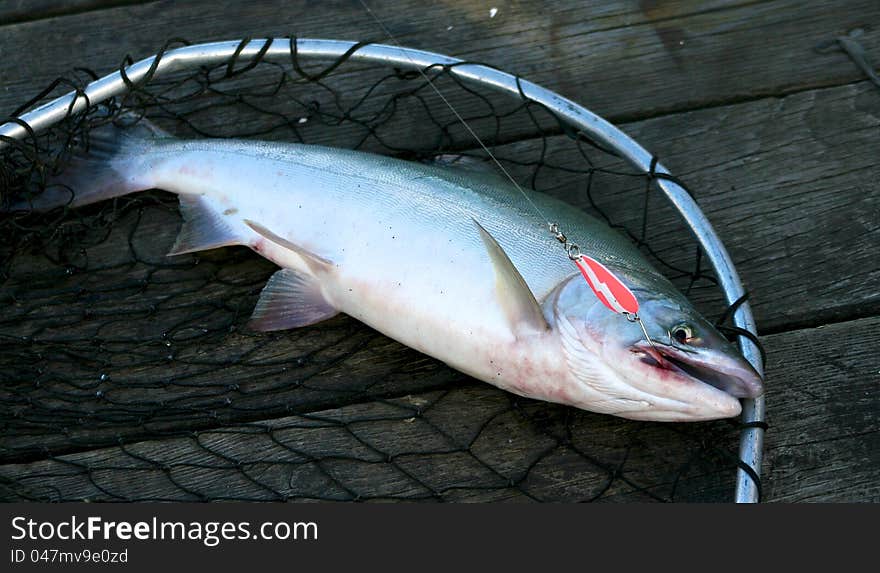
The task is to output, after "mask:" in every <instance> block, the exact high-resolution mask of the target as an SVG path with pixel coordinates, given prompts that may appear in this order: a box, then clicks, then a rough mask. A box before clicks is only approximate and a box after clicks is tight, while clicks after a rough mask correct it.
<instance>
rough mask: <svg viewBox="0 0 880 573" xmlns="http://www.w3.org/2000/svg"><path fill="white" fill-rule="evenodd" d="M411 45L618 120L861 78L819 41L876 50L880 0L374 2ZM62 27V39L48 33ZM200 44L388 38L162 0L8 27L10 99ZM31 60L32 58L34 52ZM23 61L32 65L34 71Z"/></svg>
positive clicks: (311, 18)
mask: <svg viewBox="0 0 880 573" xmlns="http://www.w3.org/2000/svg"><path fill="white" fill-rule="evenodd" d="M373 9H374V11H375V12H376V13H377V14H379V15H380V16H381V17H382V19H383V20H384V22H385V24H386V25H387V27H388V28H389V29H390V30H391V31H392V32H393V33H394V34H395V36H396V37H397V38H398V39H399V41H400V42H402V43H403V44H406V45H411V46H414V47H421V48H426V49H430V50H434V51H438V52H441V53H449V54H452V55H457V56H460V57H464V58H468V59H473V60H478V61H485V62H489V63H492V64H494V65H497V66H499V67H501V68H505V69H508V70H509V71H513V72H515V73H518V74H520V75H522V76H524V77H526V78H528V79H531V80H534V81H537V82H538V83H541V84H543V85H545V86H547V87H549V88H551V89H554V90H556V91H558V92H559V93H561V94H563V95H566V96H569V97H572V98H574V99H575V100H576V101H579V102H582V103H584V104H586V105H588V106H590V107H591V109H594V110H595V111H597V112H598V113H600V114H602V115H604V116H607V117H609V118H612V119H623V118H629V119H633V118H637V117H644V116H651V115H657V114H660V113H668V112H670V111H674V110H681V109H688V108H692V107H695V106H706V105H714V104H718V103H723V102H731V101H739V100H742V99H746V98H755V97H760V96H764V95H777V94H781V93H787V92H791V91H797V90H803V89H806V88H810V87H818V86H828V85H838V84H842V83H848V82H852V81H855V80H857V79H859V78H861V77H862V73H861V72H860V71H859V70H858V69H857V67H856V66H855V65H853V64H852V62H850V61H849V60H848V58H847V57H846V56H845V55H844V54H843V53H841V52H838V51H830V52H828V53H821V54H820V53H817V52H815V51H814V48H815V47H816V46H817V45H818V44H820V43H822V42H825V41H827V40H830V39H833V38H834V37H836V36H837V35H840V34H844V33H846V32H848V31H849V30H851V29H855V28H864V29H865V33H864V34H863V35H862V36H861V37H860V39H859V41H860V42H861V43H862V45H863V46H864V47H865V48H866V50H868V53H871V52H872V51H873V50H875V49H877V47H878V46H880V31H878V30H877V29H875V28H873V27H869V26H868V24H869V23H870V22H872V21H875V20H876V19H877V17H878V16H880V7H878V5H877V3H876V2H874V1H873V0H849V1H848V2H846V3H845V4H844V5H841V6H838V7H837V8H836V9H835V10H828V9H827V6H826V5H825V4H824V3H822V2H807V3H804V2H799V1H796V0H777V1H770V2H754V1H746V0H741V1H738V2H736V1H733V2H723V1H715V2H696V1H682V2H670V3H663V4H662V5H660V4H659V3H654V2H635V1H632V0H627V1H618V2H610V3H602V4H601V5H599V6H597V5H595V4H594V3H583V2H571V3H560V4H556V5H554V9H553V10H546V9H545V8H544V7H543V6H541V5H539V4H529V3H521V4H517V5H511V6H503V7H501V10H500V12H499V13H498V15H497V16H496V17H494V18H490V17H489V14H488V9H487V7H486V6H485V5H484V4H483V3H479V2H463V3H457V4H454V5H450V4H436V5H434V4H432V5H428V6H425V5H424V4H423V3H420V2H413V1H412V0H410V1H409V2H408V3H403V4H401V3H400V2H394V3H390V2H374V3H373ZM59 29H64V30H65V35H64V37H65V41H64V42H46V41H45V40H44V39H45V38H46V37H52V36H54V35H55V34H57V31H58V30H59ZM169 30H173V34H174V35H175V36H178V37H180V36H183V37H186V38H188V39H190V40H191V41H206V40H217V39H229V38H237V37H239V36H241V35H242V30H248V31H250V32H251V33H252V34H253V35H275V36H286V35H289V34H291V33H296V34H297V35H299V36H300V37H330V38H333V37H336V38H349V39H371V40H387V38H384V35H383V34H382V32H381V30H380V29H379V27H378V26H377V25H376V23H375V22H373V21H372V20H371V19H370V18H369V17H368V16H367V15H366V14H365V13H364V12H363V10H362V8H361V7H360V5H358V4H357V3H350V2H333V3H324V4H322V6H321V9H320V10H317V9H314V7H313V5H311V4H301V5H293V6H292V5H291V4H290V3H288V2H281V1H280V0H279V1H274V2H261V3H259V4H247V5H245V4H242V5H234V6H226V5H224V6H222V7H221V6H219V5H217V4H216V3H213V2H207V1H199V2H188V3H186V4H180V3H173V2H170V1H166V2H152V3H149V4H146V5H137V6H125V7H120V8H116V9H110V10H102V11H99V12H94V13H90V14H87V15H73V16H69V17H65V18H63V19H62V20H57V21H56V20H47V21H39V22H33V23H26V24H20V25H15V26H9V27H6V28H5V29H4V52H5V53H7V54H16V57H15V58H9V57H6V58H3V59H0V77H3V78H4V86H3V87H4V89H3V92H2V93H0V108H2V109H6V110H12V109H15V108H16V107H17V105H19V104H21V103H22V102H23V101H26V100H27V99H28V98H29V97H30V96H31V95H32V94H34V93H36V92H37V91H39V88H40V87H42V86H45V85H46V84H48V83H49V82H50V81H51V80H52V79H54V78H55V77H56V76H58V75H62V74H64V73H65V72H66V71H67V70H69V69H71V68H72V67H74V66H87V67H90V68H93V69H96V70H99V71H101V72H106V71H107V70H110V69H114V68H116V67H117V66H118V65H119V63H120V61H121V59H122V56H123V55H124V54H126V53H131V54H134V55H135V56H138V57H142V56H146V55H148V54H151V53H153V52H154V51H155V50H156V49H158V48H159V44H158V42H157V38H163V37H166V36H168V35H171V33H170V32H168V31H169ZM23 58H24V59H23ZM20 70H27V73H25V74H23V73H21V72H20Z"/></svg>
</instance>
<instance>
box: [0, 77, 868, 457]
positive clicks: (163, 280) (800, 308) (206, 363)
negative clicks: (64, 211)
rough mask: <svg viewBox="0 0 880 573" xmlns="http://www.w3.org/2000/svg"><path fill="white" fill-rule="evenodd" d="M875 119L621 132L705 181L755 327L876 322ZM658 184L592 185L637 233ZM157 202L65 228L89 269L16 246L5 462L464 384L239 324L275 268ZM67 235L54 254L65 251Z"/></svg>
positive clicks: (850, 105) (332, 328)
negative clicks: (180, 251)
mask: <svg viewBox="0 0 880 573" xmlns="http://www.w3.org/2000/svg"><path fill="white" fill-rule="evenodd" d="M831 117H833V118H835V119H834V121H831V122H829V121H827V120H825V119H823V118H831ZM878 118H880V98H877V97H876V93H875V92H874V91H872V89H871V88H870V86H869V84H867V83H863V84H858V85H854V86H844V87H840V88H833V89H827V90H819V91H813V92H808V93H804V94H796V95H792V96H789V97H787V98H784V99H781V100H762V101H758V102H749V103H743V104H737V105H734V106H730V107H726V108H720V109H717V110H700V111H695V112H690V113H687V114H679V115H677V116H674V117H669V118H655V119H652V120H647V121H644V122H639V123H634V124H629V125H627V126H626V129H627V131H629V132H631V133H632V134H633V135H635V136H636V137H637V138H638V139H639V140H642V141H644V143H645V144H646V145H648V147H649V148H653V149H657V150H662V155H663V159H664V161H665V162H667V163H668V164H669V166H670V167H671V168H672V169H673V172H675V173H683V174H684V177H685V179H686V180H687V181H689V182H690V183H692V184H693V188H694V190H695V191H696V192H697V196H698V198H699V199H700V200H701V201H702V203H703V206H704V209H705V210H706V212H707V214H708V215H709V217H710V219H711V220H712V221H713V222H714V223H715V225H716V227H717V228H718V229H719V230H720V232H721V236H722V238H723V240H724V241H725V244H726V245H727V247H728V248H729V249H730V251H731V253H732V255H733V257H734V260H735V261H736V263H737V265H738V268H739V270H740V272H741V274H742V275H743V277H744V279H745V283H746V285H747V287H748V288H749V290H750V291H751V292H752V293H753V297H754V308H755V311H756V315H757V318H758V321H759V324H760V325H761V326H762V328H764V329H769V330H770V331H778V330H782V329H786V328H791V327H792V326H796V325H798V324H804V323H810V322H813V321H816V320H830V319H834V320H839V319H841V318H846V317H847V316H851V313H854V312H855V313H857V316H864V314H858V313H869V312H871V309H874V312H876V308H877V304H878V297H880V293H878V292H877V289H876V288H875V287H873V286H872V285H875V284H876V283H877V279H878V270H877V267H876V265H875V264H873V259H872V257H873V252H874V251H873V250H872V245H874V246H876V244H877V232H878V227H877V222H876V220H874V219H872V217H873V215H872V214H873V213H876V209H877V204H878V193H877V192H876V191H875V190H873V188H871V187H870V186H867V187H866V183H865V182H866V181H870V180H874V179H876V177H877V176H878V175H880V174H878V166H877V165H876V162H875V161H874V160H875V157H874V154H873V149H874V147H873V146H874V141H875V138H876V128H877V126H878V122H880V119H878ZM791 141H796V142H797V147H796V148H795V147H792V146H791V145H790V142H791ZM541 143H542V142H540V141H531V142H523V143H518V144H515V145H512V146H511V147H508V148H502V149H500V150H499V153H500V154H501V156H502V157H504V156H506V157H512V156H515V157H518V158H522V159H523V160H526V161H529V160H532V159H535V158H536V157H539V156H540V154H541V152H542V146H541ZM547 144H548V148H549V155H548V160H549V162H550V163H551V164H554V165H569V164H571V165H582V161H580V160H579V161H574V159H575V158H574V154H575V151H572V149H570V148H567V147H565V146H564V144H570V142H569V141H568V140H567V139H566V138H562V137H560V138H555V139H551V140H548V141H547ZM706 150H712V151H711V153H706ZM509 167H510V169H511V170H512V171H513V172H514V173H516V174H517V175H518V176H523V177H524V176H525V175H526V174H527V170H525V169H523V168H520V167H517V166H516V165H510V166H509ZM584 181H585V180H584V176H583V175H578V174H572V173H569V172H566V171H561V170H558V169H546V170H543V171H542V172H541V174H540V175H539V177H538V179H537V183H538V187H539V188H541V189H546V190H548V191H549V192H551V193H553V194H556V195H559V196H562V197H565V198H567V199H569V200H572V201H573V202H574V203H575V204H576V205H580V206H585V205H586V199H585V197H584V193H583V186H584ZM643 184H644V183H643V181H642V180H637V181H635V182H633V181H632V179H630V178H624V179H623V180H620V179H619V178H613V177H607V176H600V175H597V176H596V180H595V182H594V187H595V188H596V194H595V196H596V200H597V201H598V202H599V204H600V205H601V206H602V207H603V208H604V209H605V210H606V211H608V212H609V213H611V214H613V215H615V216H618V217H619V219H620V220H621V221H622V222H624V223H626V224H627V225H629V226H631V227H636V226H637V222H636V217H637V216H640V215H641V207H640V201H641V200H642V197H643V195H642V192H641V191H640V190H639V186H642V185H643ZM660 204H661V203H660V202H659V201H654V202H652V206H654V207H655V208H656V209H655V210H653V211H652V213H651V218H650V221H651V227H650V229H651V232H650V234H649V237H648V239H649V242H650V244H651V245H653V246H655V247H656V248H657V249H658V250H659V251H660V252H661V254H662V255H663V256H664V258H668V259H670V260H671V261H672V262H673V263H676V264H682V265H683V264H685V263H686V262H687V259H688V257H692V254H693V250H692V243H687V242H684V239H685V238H686V233H685V232H684V231H682V230H681V227H680V226H676V225H675V224H674V218H673V216H672V214H671V212H670V211H669V210H668V209H666V210H664V209H661V208H660V207H659V205H660ZM142 209H143V211H142V212H141V211H139V210H138V205H137V204H135V205H133V206H130V208H129V209H128V210H127V211H125V212H124V214H122V215H121V216H120V219H119V220H118V221H116V222H113V223H112V224H111V223H110V221H112V219H110V220H108V221H104V222H102V223H99V222H95V226H90V225H86V226H85V227H78V226H76V225H75V220H74V221H70V224H71V225H73V227H72V229H71V230H70V231H69V233H68V234H74V235H75V236H77V237H78V238H77V241H78V244H82V245H86V248H85V250H84V252H83V253H80V254H78V255H76V256H73V258H72V264H74V265H76V264H82V263H84V262H85V261H88V263H89V265H90V267H89V268H90V269H92V270H90V271H74V272H71V273H70V274H68V271H69V269H68V267H66V266H65V265H59V264H57V263H54V262H51V261H50V260H49V259H47V258H46V257H45V256H44V255H40V254H33V253H28V252H27V251H24V250H22V251H21V252H18V254H17V255H16V258H15V259H14V262H13V266H12V271H11V276H10V278H9V280H8V281H7V282H6V283H5V284H4V286H3V287H2V289H0V300H2V301H3V307H2V308H3V312H2V319H0V333H2V335H3V337H4V339H5V340H6V341H7V342H6V343H5V344H4V346H3V347H2V350H0V361H2V364H3V367H2V368H0V373H2V374H0V376H2V379H3V384H2V385H0V400H2V402H3V404H5V405H6V407H7V409H5V410H4V411H7V412H10V413H11V414H10V415H8V416H6V417H5V418H3V419H2V424H3V430H4V431H3V433H2V435H3V436H4V437H3V438H0V455H2V456H4V459H6V460H7V461H11V460H16V459H20V457H21V456H39V455H42V454H41V452H42V448H49V449H50V450H51V451H54V452H56V453H62V452H64V451H68V449H70V448H92V447H98V446H102V445H107V444H110V443H114V442H115V440H116V439H117V437H124V438H127V439H135V438H138V439H143V438H146V437H149V436H153V435H157V434H161V433H162V432H170V431H175V430H180V429H181V428H204V427H212V426H214V425H216V424H218V423H232V422H235V421H243V420H254V419H264V418H267V417H271V416H273V415H284V414H285V413H287V412H291V411H293V412H301V411H314V410H317V409H320V408H328V407H334V406H341V405H343V404H345V403H349V402H351V401H357V400H364V399H368V398H370V397H376V396H387V395H394V394H396V393H400V392H419V391H424V390H426V389H429V388H437V387H440V386H442V385H444V384H452V383H456V381H459V380H461V379H462V378H463V377H462V376H461V375H459V374H457V373H455V372H452V371H451V370H449V369H448V368H446V367H444V366H442V365H440V364H438V363H436V361H433V360H430V359H428V358H425V357H424V356H421V355H419V354H418V353H416V352H414V351H412V350H409V349H406V348H404V347H402V346H400V345H398V344H395V343H393V342H391V341H389V340H387V339H385V338H384V337H381V336H379V335H378V334H376V333H375V332H373V331H372V330H370V329H368V328H366V327H365V326H363V325H360V324H358V323H356V322H355V321H353V320H348V319H345V318H338V319H336V320H334V321H331V322H330V323H327V324H322V325H317V326H315V327H312V328H308V329H303V330H297V331H291V332H286V333H281V334H277V335H255V334H249V333H246V332H241V331H238V332H230V327H234V328H237V329H241V328H242V326H243V324H244V322H245V320H246V317H247V316H248V315H249V314H250V311H251V309H252V308H253V304H254V301H255V299H256V295H257V293H258V292H259V290H260V289H261V288H262V286H263V284H264V283H265V280H266V279H267V278H268V276H269V275H270V274H271V272H272V271H273V267H272V265H270V264H268V263H267V262H265V261H263V260H261V259H259V258H258V257H257V256H256V255H252V254H250V253H249V252H247V251H245V250H244V249H224V250H218V251H212V252H208V253H202V254H200V255H198V257H194V256H185V257H178V258H176V259H173V260H169V259H166V258H165V257H164V253H165V252H166V251H167V250H168V249H169V248H170V246H171V244H172V243H173V241H174V236H175V234H176V231H177V228H178V225H179V219H178V216H177V214H176V212H175V208H174V207H173V206H170V207H169V206H167V205H164V204H161V203H159V204H157V203H155V202H148V201H147V200H146V199H144V203H143V205H142ZM756 213H766V214H765V215H763V216H758V215H755V214H756ZM768 221H770V222H771V223H772V224H768ZM804 225H809V226H808V227H806V229H809V230H810V231H811V232H804V230H805V228H804ZM108 228H109V229H110V233H109V235H107V234H106V233H105V230H106V229H108ZM74 229H78V230H76V231H74ZM65 236H67V235H66V234H64V233H62V234H59V236H58V237H59V238H58V239H57V241H56V242H55V243H54V245H55V247H52V248H48V249H47V250H46V251H47V252H48V253H55V252H56V250H57V248H56V247H58V245H59V244H60V243H63V241H64V240H65V239H64V237H65ZM783 255H784V256H783ZM816 260H820V261H824V262H823V263H822V264H814V261H816ZM196 261H198V264H193V263H195V262H196ZM73 268H74V267H70V270H72V269H73ZM711 293H715V291H714V290H712V291H710V290H708V289H706V290H704V289H699V290H697V291H695V293H694V294H695V296H696V299H697V300H698V301H699V302H700V304H701V305H702V306H703V307H704V309H705V310H706V312H707V314H709V315H712V316H715V315H717V314H718V313H720V310H721V308H722V306H723V305H720V304H718V301H717V298H718V297H717V293H716V294H715V296H713V295H712V294H711ZM713 301H714V302H715V303H716V304H714V305H713V304H711V303H712V302H713ZM22 337H28V338H22ZM168 345H170V346H168ZM169 356H171V357H172V358H171V359H169V358H168V357H169ZM59 427H61V428H63V429H64V430H63V432H59Z"/></svg>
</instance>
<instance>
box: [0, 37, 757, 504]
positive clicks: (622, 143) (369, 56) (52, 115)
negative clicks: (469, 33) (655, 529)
mask: <svg viewBox="0 0 880 573" xmlns="http://www.w3.org/2000/svg"><path fill="white" fill-rule="evenodd" d="M295 41H296V55H297V58H302V59H309V60H318V61H320V60H335V59H338V58H340V57H342V56H344V55H345V54H346V53H347V52H348V51H349V50H351V49H353V48H354V47H355V46H356V45H357V44H356V42H348V41H342V40H323V39H305V38H300V39H296V40H295ZM267 42H268V43H269V44H270V45H269V46H268V47H267V46H266V44H267ZM233 57H235V58H238V60H240V61H242V62H246V61H247V60H248V59H251V58H256V57H262V58H265V59H269V60H273V61H284V60H289V59H290V57H291V45H290V39H287V38H276V39H273V40H271V41H270V40H265V39H254V40H250V41H248V42H246V43H245V42H243V41H241V40H232V41H224V42H211V43H206V44H194V45H191V46H185V47H181V48H176V49H172V50H168V51H167V52H164V53H163V54H162V55H161V58H160V59H159V62H158V65H157V64H156V58H157V56H152V57H149V58H146V59H144V60H141V61H139V62H136V63H134V64H132V65H130V66H128V67H126V68H125V76H126V78H127V79H128V81H129V82H131V83H133V84H138V83H139V82H141V81H143V80H144V79H145V78H148V76H149V77H150V78H151V77H155V76H160V75H163V74H167V73H170V72H174V71H178V70H183V69H191V68H195V67H198V66H204V65H207V66H212V65H218V64H222V63H226V62H228V61H229V60H230V58H233ZM350 59H351V60H354V61H361V62H369V63H378V64H385V65H389V66H395V67H399V68H404V69H419V68H422V69H424V68H427V67H429V66H438V65H439V66H444V67H447V66H449V67H448V68H447V69H448V72H449V73H451V74H454V75H455V76H457V77H459V78H461V79H463V80H466V81H470V82H475V83H478V84H482V85H485V86H490V87H492V88H494V89H496V90H498V91H501V92H508V93H510V94H513V95H515V96H517V97H523V96H524V97H526V98H528V99H530V100H533V101H535V102H537V103H539V104H541V105H544V106H546V107H547V108H548V109H549V110H550V111H552V112H553V113H555V114H556V115H557V116H558V117H559V118H560V119H563V120H565V121H567V122H569V123H570V124H571V125H572V126H573V127H575V128H576V129H579V130H582V131H583V132H584V133H585V134H586V135H587V136H589V137H590V138H592V139H593V140H595V141H596V142H598V143H600V144H601V145H604V146H607V147H609V148H611V149H614V150H615V151H616V152H617V153H619V154H620V156H621V157H622V158H624V159H625V160H626V161H628V162H629V163H630V164H631V165H632V166H633V167H634V168H635V169H638V170H641V171H643V172H645V173H646V174H648V173H651V174H660V175H663V174H666V175H669V174H670V173H669V171H668V170H667V169H666V168H665V167H663V165H661V164H659V163H657V162H656V159H655V158H654V156H653V155H651V154H650V153H649V152H648V151H647V150H645V149H644V148H643V147H642V146H640V145H639V144H638V143H636V142H635V141H634V140H633V139H632V138H630V137H629V136H628V135H626V134H625V133H624V132H623V131H621V130H620V129H618V128H617V127H615V126H614V125H612V124H611V123H609V122H608V121H606V120H604V119H603V118H601V117H599V116H598V115H596V114H594V113H593V112H591V111H589V110H588V109H586V108H585V107H583V106H580V105H578V104H576V103H575V102H573V101H571V100H569V99H566V98H564V97H562V96H560V95H558V94H556V93H554V92H552V91H550V90H548V89H545V88H542V87H541V86H539V85H537V84H534V83H532V82H529V81H527V80H523V79H520V78H518V77H517V76H514V75H511V74H509V73H506V72H502V71H500V70H497V69H495V68H492V67H489V66H485V65H481V64H468V63H465V62H464V61H463V60H459V59H457V58H451V57H449V56H444V55H442V54H435V53H432V52H426V51H423V50H415V49H411V48H402V47H397V46H389V45H384V44H366V45H363V46H361V47H359V48H358V49H357V50H356V51H355V52H354V53H352V54H351V55H350ZM154 66H155V67H154ZM127 89H128V87H127V83H126V80H125V79H124V78H123V75H122V73H120V72H119V71H116V72H113V73H111V74H108V75H106V76H104V77H102V78H100V79H98V80H95V81H93V82H91V83H89V84H88V86H87V87H86V88H85V89H84V90H83V91H82V92H79V93H77V92H76V91H72V92H70V93H68V94H65V95H63V96H61V97H59V98H57V99H55V100H53V101H51V102H48V103H46V104H44V105H42V106H39V107H37V108H36V109H34V110H32V111H30V112H27V113H25V114H23V115H21V116H20V117H19V118H18V120H19V121H17V122H13V121H10V122H8V123H5V124H3V125H0V136H6V137H9V138H13V139H24V138H25V137H26V136H27V135H28V130H27V129H26V128H25V126H24V125H22V124H21V122H24V123H25V124H27V125H28V126H30V128H31V129H32V130H33V131H34V132H37V133H38V132H40V131H43V130H45V129H47V128H48V127H50V126H52V125H54V124H55V123H56V122H58V121H61V120H62V119H64V118H65V117H67V116H68V115H69V114H71V113H76V112H79V111H82V110H83V109H85V107H86V106H87V105H88V104H89V103H91V104H92V105H94V104H96V103H99V102H102V101H104V100H106V99H108V98H111V97H114V96H118V95H121V94H123V93H125V91H126V90H127ZM6 145H8V142H5V141H3V140H2V137H0V150H2V149H3V148H4V147H5V146H6ZM656 183H657V186H658V187H659V188H660V189H661V190H662V191H663V193H664V194H665V195H666V196H667V198H668V199H669V201H670V202H671V203H672V204H673V206H674V207H675V208H676V209H677V210H678V212H679V213H680V214H681V216H682V218H683V219H684V220H685V222H686V223H687V225H688V226H689V227H690V229H691V232H692V233H693V234H694V236H695V238H696V239H697V241H698V242H699V244H700V246H701V247H702V248H703V251H704V252H705V253H706V255H707V256H708V258H709V261H710V263H711V265H712V268H713V269H714V271H715V274H716V275H717V278H718V282H719V286H720V287H721V289H722V290H723V291H724V296H725V298H726V300H727V303H728V304H733V303H734V302H735V301H737V300H738V299H740V298H741V297H742V296H743V295H744V294H745V293H744V289H743V286H742V283H741V281H740V279H739V276H738V274H737V272H736V269H735V268H734V266H733V262H732V261H731V259H730V255H729V254H728V253H727V250H726V249H725V248H724V245H723V244H722V243H721V241H720V239H719V238H718V236H717V234H716V233H715V230H714V229H713V228H712V225H711V224H710V223H709V220H708V219H707V218H706V216H705V215H704V214H703V212H702V211H701V210H700V208H699V206H698V205H697V204H696V202H695V201H694V199H693V198H692V197H691V196H690V195H689V194H688V193H687V191H686V190H685V189H684V188H683V187H682V186H680V185H679V184H678V183H676V182H675V181H674V180H672V179H665V178H662V177H659V178H656ZM732 318H733V323H734V324H735V325H736V326H738V327H740V328H744V329H746V330H748V331H749V332H751V333H753V334H757V327H756V324H755V320H754V318H753V316H752V312H751V309H750V307H749V303H748V302H746V303H743V304H741V305H740V306H739V307H738V308H737V310H736V312H735V313H734V315H733V317H732ZM739 343H740V348H741V349H742V352H743V355H744V356H745V357H746V359H748V361H749V362H751V363H752V365H753V366H754V367H755V369H756V370H757V371H758V372H759V373H761V374H762V375H763V368H762V364H761V357H760V353H759V351H758V348H757V347H756V346H755V345H754V344H753V343H752V342H751V341H749V340H747V339H745V338H744V337H740V342H739ZM764 414H765V404H764V398H763V397H760V398H757V399H755V400H745V401H744V402H743V413H742V421H743V424H744V429H743V431H742V434H741V438H740V448H739V456H740V459H741V460H742V462H743V463H744V464H746V465H747V466H748V467H749V468H750V469H751V470H752V472H753V473H754V475H758V476H759V475H760V469H761V459H762V454H763V442H764V430H763V421H764ZM749 474H750V472H749V471H747V470H745V469H743V468H740V469H738V470H737V479H736V490H735V495H734V501H735V502H737V503H754V502H757V501H759V499H758V491H759V484H757V483H756V482H755V480H754V479H753V477H752V476H751V475H749Z"/></svg>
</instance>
